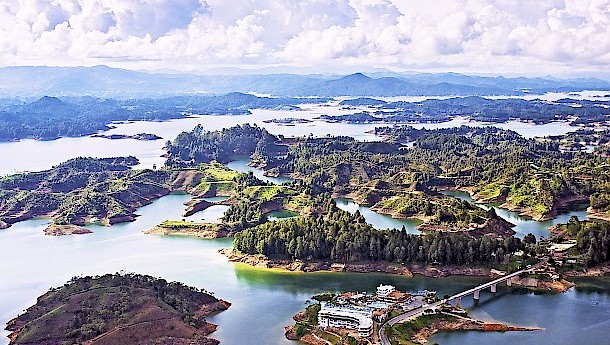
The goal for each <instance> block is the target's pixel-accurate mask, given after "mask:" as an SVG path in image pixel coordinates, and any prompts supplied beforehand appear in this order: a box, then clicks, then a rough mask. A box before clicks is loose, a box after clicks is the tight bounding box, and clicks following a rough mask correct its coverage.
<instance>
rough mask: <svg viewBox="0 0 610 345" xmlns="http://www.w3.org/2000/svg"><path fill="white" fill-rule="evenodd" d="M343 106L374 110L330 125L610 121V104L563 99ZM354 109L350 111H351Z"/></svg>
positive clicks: (472, 99)
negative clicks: (460, 119)
mask: <svg viewBox="0 0 610 345" xmlns="http://www.w3.org/2000/svg"><path fill="white" fill-rule="evenodd" d="M339 105H348V106H368V107H371V108H372V109H370V110H365V111H361V112H357V113H351V114H345V115H335V116H330V115H322V116H321V117H320V118H321V119H323V120H326V121H329V122H344V123H437V122H446V121H450V120H452V119H454V118H456V117H465V118H468V119H470V120H473V121H479V122H485V123H503V122H507V121H511V120H514V121H522V122H529V123H535V124H544V123H550V122H556V121H566V122H570V123H571V124H572V125H575V126H576V125H587V126H592V125H603V124H605V123H606V122H607V121H608V115H609V114H610V110H608V108H607V107H608V101H606V100H600V99H596V100H593V101H591V100H580V99H578V100H577V99H570V98H565V99H560V100H558V101H556V102H552V103H550V102H547V101H543V100H540V99H533V100H525V99H519V98H506V99H489V98H484V97H480V96H468V97H453V98H448V99H426V100H423V101H419V102H407V101H395V102H386V101H383V100H376V99H370V98H358V99H352V100H344V101H342V102H340V103H339ZM348 109H350V108H348Z"/></svg>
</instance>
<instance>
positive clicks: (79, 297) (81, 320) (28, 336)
mask: <svg viewBox="0 0 610 345" xmlns="http://www.w3.org/2000/svg"><path fill="white" fill-rule="evenodd" d="M229 305H230V303H228V302H225V301H222V300H219V299H217V298H215V297H213V296H212V295H210V294H209V293H208V292H205V291H203V290H199V289H196V288H193V287H188V286H185V285H183V284H181V283H177V282H173V283H168V282H167V281H165V280H164V279H158V278H153V277H150V276H145V275H138V274H125V275H123V274H107V275H104V276H98V277H82V278H73V279H72V280H71V281H69V282H68V283H66V284H65V285H63V286H61V287H59V288H56V289H51V290H49V292H47V293H45V294H44V295H42V296H40V297H39V298H38V300H37V301H36V304H35V305H34V306H32V307H30V308H28V309H27V311H26V312H25V313H24V314H23V315H20V316H18V317H16V318H14V319H13V320H11V321H9V323H8V326H7V330H9V331H11V332H12V333H11V334H10V336H9V337H10V339H11V342H10V344H11V345H20V344H39V345H51V344H89V345H105V344H123V345H130V344H168V345H181V344H193V343H197V344H205V345H207V344H218V341H217V340H214V339H210V338H207V337H206V336H207V335H208V334H210V333H212V332H214V331H215V330H216V326H215V325H213V324H210V323H208V322H206V320H205V317H206V316H207V315H210V314H211V313H214V312H218V311H223V310H226V309H227V308H228V307H229Z"/></svg>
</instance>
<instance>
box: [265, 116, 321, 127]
mask: <svg viewBox="0 0 610 345" xmlns="http://www.w3.org/2000/svg"><path fill="white" fill-rule="evenodd" d="M263 122H264V123H275V124H278V125H287V126H289V125H295V124H301V123H311V122H313V121H312V120H309V119H298V118H294V117H286V118H283V119H271V120H264V121H263Z"/></svg>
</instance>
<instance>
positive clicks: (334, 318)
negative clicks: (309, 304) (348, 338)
mask: <svg viewBox="0 0 610 345" xmlns="http://www.w3.org/2000/svg"><path fill="white" fill-rule="evenodd" d="M318 324H319V325H320V327H322V328H327V327H334V328H345V329H354V330H357V331H358V336H360V337H363V338H366V337H369V336H371V334H372V333H373V309H372V308H368V307H359V306H337V305H334V304H331V303H326V302H322V303H321V308H320V311H319V312H318Z"/></svg>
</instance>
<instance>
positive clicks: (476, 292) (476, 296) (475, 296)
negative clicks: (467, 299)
mask: <svg viewBox="0 0 610 345" xmlns="http://www.w3.org/2000/svg"><path fill="white" fill-rule="evenodd" d="M480 292H481V290H476V291H475V292H474V299H475V300H477V301H478V300H479V297H480V296H479V293H480Z"/></svg>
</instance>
